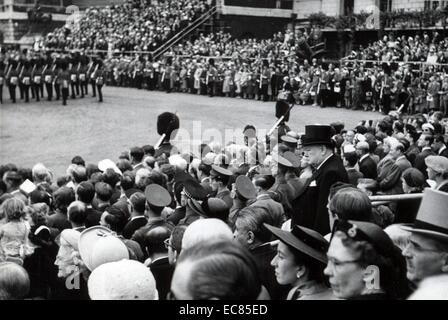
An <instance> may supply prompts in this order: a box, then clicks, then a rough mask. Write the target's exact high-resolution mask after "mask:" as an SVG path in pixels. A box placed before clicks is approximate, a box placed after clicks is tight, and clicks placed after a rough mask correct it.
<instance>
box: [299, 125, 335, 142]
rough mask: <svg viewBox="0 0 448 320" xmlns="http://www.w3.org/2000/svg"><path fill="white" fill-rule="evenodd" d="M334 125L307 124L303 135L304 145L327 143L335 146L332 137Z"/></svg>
mask: <svg viewBox="0 0 448 320" xmlns="http://www.w3.org/2000/svg"><path fill="white" fill-rule="evenodd" d="M332 136H333V131H332V127H331V126H328V125H309V126H305V135H304V136H303V137H302V146H312V145H327V146H333V141H332V140H331V137H332Z"/></svg>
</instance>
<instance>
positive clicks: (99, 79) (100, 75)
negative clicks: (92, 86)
mask: <svg viewBox="0 0 448 320" xmlns="http://www.w3.org/2000/svg"><path fill="white" fill-rule="evenodd" d="M93 73H94V74H95V79H96V89H97V90H98V101H99V102H103V90H102V89H103V86H104V83H105V78H106V75H105V73H104V67H103V61H102V60H98V62H97V64H96V67H95V71H94V72H93Z"/></svg>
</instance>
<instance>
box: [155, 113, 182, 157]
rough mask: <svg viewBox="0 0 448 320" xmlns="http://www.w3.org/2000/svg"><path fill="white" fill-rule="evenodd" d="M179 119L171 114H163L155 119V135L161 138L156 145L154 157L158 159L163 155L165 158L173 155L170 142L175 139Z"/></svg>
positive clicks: (173, 151) (173, 150) (172, 147)
mask: <svg viewBox="0 0 448 320" xmlns="http://www.w3.org/2000/svg"><path fill="white" fill-rule="evenodd" d="M179 125H180V121H179V117H178V116H177V115H176V114H174V113H171V112H164V113H162V114H160V115H159V116H158V117H157V133H158V134H159V135H160V136H161V138H160V139H159V141H158V143H157V145H155V149H156V152H155V154H154V157H156V158H158V157H160V156H161V155H162V154H165V155H166V157H167V158H169V157H170V155H172V154H174V153H175V149H176V148H175V147H174V146H173V145H172V144H171V143H170V140H171V139H173V138H174V137H175V134H176V132H177V131H176V130H177V129H179Z"/></svg>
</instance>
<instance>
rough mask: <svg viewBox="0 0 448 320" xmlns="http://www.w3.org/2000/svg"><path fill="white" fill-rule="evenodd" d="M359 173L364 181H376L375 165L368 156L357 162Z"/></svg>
mask: <svg viewBox="0 0 448 320" xmlns="http://www.w3.org/2000/svg"><path fill="white" fill-rule="evenodd" d="M359 171H360V172H361V173H362V174H363V175H364V178H366V179H373V180H376V178H377V177H378V171H377V165H376V163H375V161H373V159H372V158H371V157H370V156H367V157H366V158H364V159H362V161H360V162H359Z"/></svg>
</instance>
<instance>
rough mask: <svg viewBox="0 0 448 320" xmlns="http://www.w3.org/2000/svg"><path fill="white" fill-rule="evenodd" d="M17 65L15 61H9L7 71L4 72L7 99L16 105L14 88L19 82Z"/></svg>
mask: <svg viewBox="0 0 448 320" xmlns="http://www.w3.org/2000/svg"><path fill="white" fill-rule="evenodd" d="M17 67H18V63H17V61H15V60H12V59H11V60H10V62H9V67H8V69H7V70H8V71H7V72H6V76H5V79H6V81H7V83H8V89H9V97H10V98H11V101H12V103H16V88H17V85H18V84H19V83H20V82H19V72H18V71H17Z"/></svg>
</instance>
